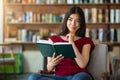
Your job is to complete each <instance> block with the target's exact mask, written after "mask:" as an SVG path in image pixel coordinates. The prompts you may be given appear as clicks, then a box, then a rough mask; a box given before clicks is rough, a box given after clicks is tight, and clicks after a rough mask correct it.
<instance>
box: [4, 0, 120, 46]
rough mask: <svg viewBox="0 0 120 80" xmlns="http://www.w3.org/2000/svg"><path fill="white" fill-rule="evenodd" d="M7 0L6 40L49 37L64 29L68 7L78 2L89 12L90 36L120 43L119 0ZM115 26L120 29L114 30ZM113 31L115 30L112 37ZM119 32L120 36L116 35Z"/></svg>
mask: <svg viewBox="0 0 120 80" xmlns="http://www.w3.org/2000/svg"><path fill="white" fill-rule="evenodd" d="M3 1H4V42H10V43H13V44H14V43H15V44H34V43H35V42H36V40H39V39H47V38H48V36H50V35H55V34H56V33H58V32H59V31H60V28H61V24H62V19H63V17H64V13H65V12H66V10H67V9H68V8H69V7H71V6H72V5H74V4H76V5H78V6H80V7H81V8H83V10H84V12H85V16H88V17H86V23H87V30H86V34H87V35H86V36H88V37H91V38H93V40H97V42H99V43H106V44H108V45H109V44H110V45H111V44H113V45H114V44H120V39H118V38H120V37H119V36H118V34H119V33H120V2H117V1H119V0H114V2H112V0H98V1H100V2H95V1H97V0H87V1H88V2H86V0H83V2H82V0H3ZM80 1H81V2H80ZM90 1H92V2H90ZM102 1H103V2H102ZM115 12H116V13H115ZM113 13H114V14H113ZM117 13H118V14H117ZM91 16H92V17H91ZM110 16H113V18H111V17H110ZM116 16H118V17H116ZM115 29H116V30H117V33H114V32H115V31H114V30H115ZM99 30H101V31H104V33H102V38H101V37H98V36H99V35H100V34H97V32H99ZM118 30H119V32H118ZM111 31H113V32H112V33H114V34H113V36H112V37H111V35H110V33H111ZM92 32H96V34H97V35H91V34H92ZM23 33H24V34H23ZM103 34H104V36H103ZM116 34H117V36H114V35H116ZM114 37H116V38H117V39H116V38H115V40H114V39H113V38H114Z"/></svg>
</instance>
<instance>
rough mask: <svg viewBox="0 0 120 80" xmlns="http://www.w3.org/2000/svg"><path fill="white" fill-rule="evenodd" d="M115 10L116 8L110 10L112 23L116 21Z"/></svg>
mask: <svg viewBox="0 0 120 80" xmlns="http://www.w3.org/2000/svg"><path fill="white" fill-rule="evenodd" d="M114 11H115V10H114V9H111V10H110V22H111V23H114V21H115V20H114V15H115V12H114Z"/></svg>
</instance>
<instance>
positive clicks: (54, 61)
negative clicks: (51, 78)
mask: <svg viewBox="0 0 120 80" xmlns="http://www.w3.org/2000/svg"><path fill="white" fill-rule="evenodd" d="M63 58H64V56H62V55H61V54H60V55H58V56H56V55H55V53H54V54H53V56H52V58H51V59H50V60H49V62H48V64H49V65H50V66H53V67H55V66H56V65H57V64H58V63H59V62H60V61H61V60H62V59H63Z"/></svg>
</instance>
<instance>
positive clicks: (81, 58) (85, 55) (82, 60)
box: [72, 43, 91, 68]
mask: <svg viewBox="0 0 120 80" xmlns="http://www.w3.org/2000/svg"><path fill="white" fill-rule="evenodd" d="M72 46H73V49H74V51H75V55H76V58H75V61H76V62H77V64H78V65H79V66H80V67H81V68H85V67H86V66H87V64H88V62H89V56H90V55H89V54H90V48H91V45H90V44H86V45H84V46H83V48H82V53H80V52H79V50H78V49H77V47H76V45H75V44H74V43H72Z"/></svg>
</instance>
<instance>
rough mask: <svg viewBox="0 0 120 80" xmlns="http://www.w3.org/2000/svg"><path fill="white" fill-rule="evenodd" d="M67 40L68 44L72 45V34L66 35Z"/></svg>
mask: <svg viewBox="0 0 120 80" xmlns="http://www.w3.org/2000/svg"><path fill="white" fill-rule="evenodd" d="M66 37H67V40H68V41H69V42H70V43H73V42H74V36H73V35H72V34H67V36H66Z"/></svg>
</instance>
